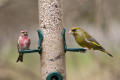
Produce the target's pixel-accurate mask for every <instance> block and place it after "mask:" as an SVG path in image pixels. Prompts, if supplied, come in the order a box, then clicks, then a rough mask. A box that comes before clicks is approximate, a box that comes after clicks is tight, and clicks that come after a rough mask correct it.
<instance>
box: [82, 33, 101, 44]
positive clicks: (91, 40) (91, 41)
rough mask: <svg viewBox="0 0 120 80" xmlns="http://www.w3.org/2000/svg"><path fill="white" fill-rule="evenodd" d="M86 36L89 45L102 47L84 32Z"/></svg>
mask: <svg viewBox="0 0 120 80" xmlns="http://www.w3.org/2000/svg"><path fill="white" fill-rule="evenodd" d="M84 36H85V38H86V41H87V42H89V43H92V44H94V45H96V46H101V45H100V44H99V43H98V42H97V41H96V40H95V39H94V38H93V37H92V36H91V35H89V34H88V33H87V32H84Z"/></svg>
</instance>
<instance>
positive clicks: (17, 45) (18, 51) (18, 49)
mask: <svg viewBox="0 0 120 80" xmlns="http://www.w3.org/2000/svg"><path fill="white" fill-rule="evenodd" d="M17 49H18V52H19V44H18V43H17Z"/></svg>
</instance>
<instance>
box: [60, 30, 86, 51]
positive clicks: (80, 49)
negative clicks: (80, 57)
mask: <svg viewBox="0 0 120 80" xmlns="http://www.w3.org/2000/svg"><path fill="white" fill-rule="evenodd" d="M65 32H66V29H65V28H63V31H62V36H63V42H64V50H65V52H66V51H72V52H85V51H86V49H84V48H67V45H66V39H65Z"/></svg>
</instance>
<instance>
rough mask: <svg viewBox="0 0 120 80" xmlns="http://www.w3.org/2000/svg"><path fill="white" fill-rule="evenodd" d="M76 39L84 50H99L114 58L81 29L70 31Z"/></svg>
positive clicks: (76, 28)
mask: <svg viewBox="0 0 120 80" xmlns="http://www.w3.org/2000/svg"><path fill="white" fill-rule="evenodd" d="M69 32H70V33H71V34H72V35H73V36H74V38H75V41H76V42H77V43H78V44H79V45H80V46H81V47H83V48H86V49H93V50H99V51H102V52H104V53H106V54H107V55H109V56H110V57H113V56H112V55H111V54H110V53H109V52H107V51H106V50H105V49H104V48H103V47H102V46H101V45H100V44H99V43H98V42H97V41H96V40H95V39H94V38H93V37H92V36H91V35H89V34H88V33H87V32H86V31H84V30H83V29H82V28H80V27H73V28H71V29H70V31H69Z"/></svg>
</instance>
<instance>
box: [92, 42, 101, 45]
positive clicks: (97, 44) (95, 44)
mask: <svg viewBox="0 0 120 80" xmlns="http://www.w3.org/2000/svg"><path fill="white" fill-rule="evenodd" d="M91 43H92V44H94V45H96V46H100V45H99V44H97V43H96V42H92V41H91Z"/></svg>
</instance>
